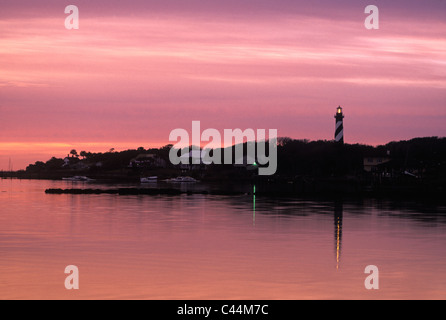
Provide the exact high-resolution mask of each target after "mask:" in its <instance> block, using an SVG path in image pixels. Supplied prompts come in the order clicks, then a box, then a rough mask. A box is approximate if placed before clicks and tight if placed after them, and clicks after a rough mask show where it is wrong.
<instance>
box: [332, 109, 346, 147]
mask: <svg viewBox="0 0 446 320" xmlns="http://www.w3.org/2000/svg"><path fill="white" fill-rule="evenodd" d="M334 117H335V119H336V126H335V141H336V142H339V143H341V144H343V143H344V120H343V119H344V115H343V114H342V108H341V106H339V107H338V108H337V109H336V115H335V116H334Z"/></svg>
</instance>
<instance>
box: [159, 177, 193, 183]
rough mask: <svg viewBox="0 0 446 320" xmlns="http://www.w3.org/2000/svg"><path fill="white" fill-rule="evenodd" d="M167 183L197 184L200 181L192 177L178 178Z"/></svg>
mask: <svg viewBox="0 0 446 320" xmlns="http://www.w3.org/2000/svg"><path fill="white" fill-rule="evenodd" d="M166 181H167V182H197V181H198V180H196V179H194V178H192V177H176V178H172V179H168V180H166Z"/></svg>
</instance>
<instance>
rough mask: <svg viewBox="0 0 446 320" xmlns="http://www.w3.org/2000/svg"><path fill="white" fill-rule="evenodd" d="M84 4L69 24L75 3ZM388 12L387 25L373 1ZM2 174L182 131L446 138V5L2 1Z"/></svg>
mask: <svg viewBox="0 0 446 320" xmlns="http://www.w3.org/2000/svg"><path fill="white" fill-rule="evenodd" d="M70 4H73V5H76V6H77V7H78V8H79V11H80V28H79V30H67V29H66V28H65V25H64V22H65V18H66V17H67V16H68V15H67V14H65V13H64V9H65V7H66V6H67V5H70ZM369 4H374V5H376V6H377V7H378V8H379V18H380V20H379V22H380V24H379V27H380V29H379V30H367V29H366V28H365V27H364V20H365V18H366V17H367V14H365V13H364V9H365V7H366V6H367V5H369ZM0 8H1V10H0V170H1V169H4V170H7V169H8V162H9V158H11V161H12V162H13V164H14V169H24V168H25V167H26V165H27V164H29V163H34V162H35V161H37V160H41V161H46V160H48V159H49V158H51V156H57V157H63V156H65V155H66V154H67V153H68V152H69V151H70V150H71V149H73V148H75V149H77V150H78V151H81V150H86V151H107V150H109V149H110V148H115V149H116V150H124V149H129V148H138V147H140V146H143V147H145V148H148V147H159V146H162V145H165V144H168V143H169V140H168V139H169V133H170V132H171V130H173V129H175V128H184V129H187V130H188V131H190V130H191V122H192V121H193V120H199V121H201V127H202V129H206V128H216V129H219V130H222V131H223V129H225V128H228V129H232V128H241V129H246V128H253V129H256V128H264V129H277V130H278V136H280V137H284V136H288V137H291V138H295V139H310V140H317V139H326V140H331V139H333V134H334V124H335V123H334V118H333V116H334V113H335V111H336V107H337V106H338V105H341V106H342V107H343V108H344V113H345V120H344V121H345V122H344V132H345V141H346V143H366V144H373V145H376V144H383V143H387V142H389V141H393V140H406V139H411V138H414V137H419V136H446V125H445V124H446V1H444V0H429V1H412V0H405V1H399V0H398V1H377V0H374V1H360V0H348V1H347V0H342V1H328V0H324V1H322V0H313V1H300V0H226V1H214V0H201V1H197V0H191V1H186V0H156V1H155V0H138V1H118V0H107V1H105V0H88V1H87V0H73V1H70V2H64V1H60V0H41V1H35V0H8V1H6V0H0Z"/></svg>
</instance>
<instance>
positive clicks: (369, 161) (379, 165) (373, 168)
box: [363, 157, 391, 172]
mask: <svg viewBox="0 0 446 320" xmlns="http://www.w3.org/2000/svg"><path fill="white" fill-rule="evenodd" d="M390 161H391V159H390V158H388V157H365V158H364V161H363V163H364V171H366V172H377V171H382V170H383V168H384V167H385V164H386V163H389V162H390Z"/></svg>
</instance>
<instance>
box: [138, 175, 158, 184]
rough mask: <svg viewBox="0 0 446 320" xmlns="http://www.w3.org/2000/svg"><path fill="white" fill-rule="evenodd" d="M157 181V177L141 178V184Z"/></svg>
mask: <svg viewBox="0 0 446 320" xmlns="http://www.w3.org/2000/svg"><path fill="white" fill-rule="evenodd" d="M157 181H158V177H157V176H153V177H146V178H141V183H151V182H157Z"/></svg>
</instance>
